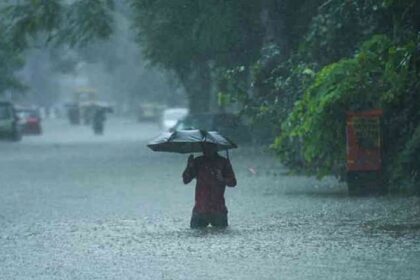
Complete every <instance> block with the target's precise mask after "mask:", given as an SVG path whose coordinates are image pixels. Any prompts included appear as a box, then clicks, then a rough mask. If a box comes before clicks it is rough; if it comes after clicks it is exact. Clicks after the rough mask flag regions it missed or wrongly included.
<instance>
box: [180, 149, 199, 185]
mask: <svg viewBox="0 0 420 280" xmlns="http://www.w3.org/2000/svg"><path fill="white" fill-rule="evenodd" d="M196 173H197V172H196V164H195V159H194V156H193V155H190V156H189V157H188V163H187V167H186V168H185V170H184V172H183V173H182V180H183V181H184V184H188V183H189V182H191V181H192V179H194V178H195V176H196Z"/></svg>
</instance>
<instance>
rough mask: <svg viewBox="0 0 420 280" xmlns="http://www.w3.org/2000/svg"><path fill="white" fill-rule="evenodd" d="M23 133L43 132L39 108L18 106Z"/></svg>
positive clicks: (36, 133) (17, 110) (34, 133)
mask: <svg viewBox="0 0 420 280" xmlns="http://www.w3.org/2000/svg"><path fill="white" fill-rule="evenodd" d="M16 114H17V116H18V118H19V125H20V126H21V130H22V134H32V135H40V134H42V125H41V114H40V111H39V109H37V108H26V107H16Z"/></svg>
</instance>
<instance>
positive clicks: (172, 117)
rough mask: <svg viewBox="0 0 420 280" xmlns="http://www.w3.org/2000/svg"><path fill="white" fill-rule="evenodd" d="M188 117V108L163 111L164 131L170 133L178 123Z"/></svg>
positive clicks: (162, 122)
mask: <svg viewBox="0 0 420 280" xmlns="http://www.w3.org/2000/svg"><path fill="white" fill-rule="evenodd" d="M186 115H188V109H187V108H171V109H166V110H163V112H162V119H161V123H160V126H161V128H162V130H164V131H169V130H170V129H171V128H173V127H174V126H175V125H176V124H177V122H178V121H179V120H181V119H183V118H184V117H185V116H186Z"/></svg>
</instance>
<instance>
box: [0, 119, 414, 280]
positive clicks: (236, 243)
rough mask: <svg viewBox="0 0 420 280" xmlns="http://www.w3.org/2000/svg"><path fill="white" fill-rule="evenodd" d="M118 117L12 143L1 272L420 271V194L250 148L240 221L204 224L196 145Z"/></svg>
mask: <svg viewBox="0 0 420 280" xmlns="http://www.w3.org/2000/svg"><path fill="white" fill-rule="evenodd" d="M106 125H107V127H106V129H105V135H103V136H94V135H93V133H92V131H91V129H90V128H89V127H85V126H80V127H72V126H70V125H69V124H67V123H66V122H65V121H64V120H49V121H46V122H45V124H44V126H45V127H44V128H45V129H44V130H45V133H44V134H43V135H42V136H39V137H37V136H33V137H29V136H28V137H25V138H24V139H23V140H22V142H20V143H12V142H7V141H1V142H0V279H22V280H26V279H364V280H365V279H392V280H395V279H419V277H420V266H419V264H420V218H419V217H420V216H419V214H420V199H419V198H416V197H404V196H397V197H396V196H384V197H369V198H354V197H349V196H348V195H347V192H346V188H345V186H344V185H343V184H341V183H339V182H337V181H335V180H334V179H332V178H327V179H324V180H322V181H317V180H315V179H314V178H306V177H302V176H292V175H289V174H288V172H287V170H286V169H284V168H283V167H282V166H281V165H280V164H279V163H278V162H277V161H276V160H275V159H273V158H272V157H271V156H270V155H269V154H268V153H266V152H265V151H264V150H262V149H256V148H246V147H242V148H240V149H238V150H235V151H232V152H231V161H232V165H233V167H234V170H235V172H236V176H237V179H238V186H237V187H236V188H232V189H230V188H229V189H227V191H226V203H227V206H228V208H229V223H230V226H229V228H228V229H226V230H215V229H212V228H208V229H205V230H191V229H189V218H190V215H191V209H192V206H193V199H194V184H189V185H183V183H182V180H181V173H182V171H183V168H184V167H185V164H186V159H187V156H186V155H178V154H167V153H155V152H152V151H151V150H149V149H148V148H147V147H146V146H145V145H146V143H147V141H148V140H150V139H151V138H153V136H155V135H157V134H158V133H159V130H158V128H157V127H156V126H155V125H153V124H147V123H136V122H134V121H130V120H123V119H111V120H110V121H109V122H108V123H107V124H106Z"/></svg>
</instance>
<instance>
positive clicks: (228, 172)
mask: <svg viewBox="0 0 420 280" xmlns="http://www.w3.org/2000/svg"><path fill="white" fill-rule="evenodd" d="M223 178H224V181H225V184H226V185H227V186H228V187H234V186H236V177H235V173H234V172H233V168H232V165H231V164H230V161H229V160H226V163H225V167H224V168H223Z"/></svg>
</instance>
